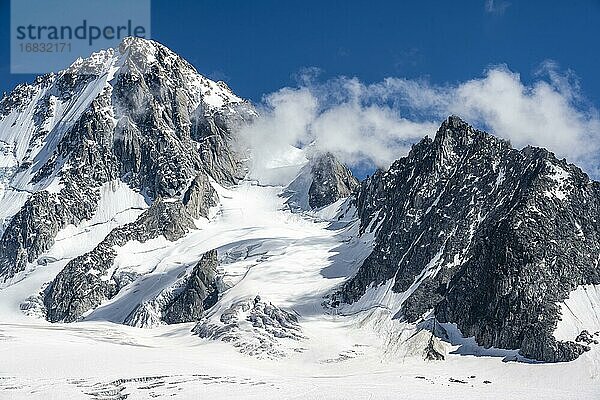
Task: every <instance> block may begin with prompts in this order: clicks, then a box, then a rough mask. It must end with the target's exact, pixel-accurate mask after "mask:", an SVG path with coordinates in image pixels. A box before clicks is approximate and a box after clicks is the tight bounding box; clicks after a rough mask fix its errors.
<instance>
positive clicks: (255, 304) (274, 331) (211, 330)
mask: <svg viewBox="0 0 600 400" xmlns="http://www.w3.org/2000/svg"><path fill="white" fill-rule="evenodd" d="M193 332H194V333H195V334H197V335H199V336H200V337H202V338H209V339H212V340H222V341H224V342H232V343H233V345H234V346H235V347H236V348H237V349H238V350H239V351H240V352H241V353H243V354H247V355H250V356H259V357H282V356H285V354H286V353H285V351H284V350H282V349H280V343H279V341H278V339H291V340H301V339H303V338H304V336H303V335H302V329H301V327H300V325H299V324H298V318H297V316H296V315H295V314H293V313H291V312H288V311H286V310H283V309H281V308H279V307H277V306H275V305H273V304H271V303H269V302H266V301H263V300H262V299H261V298H260V296H256V297H255V298H254V299H246V300H240V301H237V302H235V303H233V304H231V305H230V306H229V307H228V308H226V309H225V310H221V311H219V312H217V313H214V314H213V315H210V316H208V317H207V318H205V319H203V320H202V321H200V322H199V323H198V324H197V325H196V326H195V327H194V329H193Z"/></svg>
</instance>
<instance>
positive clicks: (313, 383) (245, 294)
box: [0, 181, 600, 399]
mask: <svg viewBox="0 0 600 400" xmlns="http://www.w3.org/2000/svg"><path fill="white" fill-rule="evenodd" d="M215 188H216V189H217V191H218V194H219V197H220V205H219V206H217V207H215V208H214V209H213V210H212V215H211V218H210V221H208V220H199V221H197V225H198V227H199V229H198V230H195V231H192V232H190V233H189V234H188V235H187V236H185V237H184V238H182V239H180V240H178V241H176V242H169V241H167V240H164V239H155V240H150V241H148V242H146V243H132V242H130V243H128V244H127V245H126V246H123V247H121V248H119V249H117V252H118V256H117V258H116V261H115V265H114V268H115V269H118V270H119V271H122V272H131V273H135V274H142V275H140V277H138V278H137V279H135V280H134V281H133V282H132V283H131V284H130V285H128V286H127V287H125V288H124V289H123V290H122V291H121V292H120V293H119V294H118V295H117V296H116V297H115V298H113V299H111V300H110V301H108V302H106V303H105V304H102V305H101V306H100V307H98V308H97V309H95V310H94V311H92V312H91V313H89V314H88V315H87V316H86V318H85V319H84V320H83V321H81V322H76V323H71V324H51V323H49V322H46V321H45V320H44V319H43V318H41V317H40V310H39V308H38V309H36V306H35V304H36V297H35V295H36V294H38V293H39V291H40V290H41V289H42V288H43V286H44V285H45V284H46V283H47V282H49V281H50V280H52V278H53V277H54V276H55V275H56V274H57V273H58V272H59V271H60V270H61V269H62V268H63V266H64V265H65V264H66V263H67V262H68V260H69V259H70V258H72V257H74V256H76V255H77V254H81V253H82V252H83V251H84V250H86V249H89V248H92V247H93V246H94V244H95V243H97V242H98V241H99V240H101V236H102V235H105V234H106V232H108V231H109V230H110V229H112V228H114V227H115V226H119V225H122V224H124V223H126V222H128V221H131V220H133V219H134V218H135V217H136V216H137V215H139V213H141V211H142V210H143V209H144V208H145V207H146V205H145V203H144V201H143V198H141V197H140V196H138V195H136V194H135V193H130V192H128V189H126V188H123V187H121V186H119V184H114V185H112V189H111V188H103V191H104V192H103V194H102V201H103V202H104V203H102V202H101V204H104V206H102V207H100V208H101V209H104V210H105V211H106V210H109V211H107V213H106V215H100V214H99V215H97V216H95V217H94V219H92V220H90V221H86V222H85V223H84V224H85V225H83V224H82V226H79V227H74V226H69V227H67V228H66V229H64V230H63V231H61V232H60V233H59V236H58V237H57V240H56V244H55V246H54V247H53V248H52V249H50V250H49V251H48V252H47V254H45V256H46V258H45V260H46V264H45V265H40V266H37V268H35V269H33V268H32V269H31V271H30V272H29V273H28V274H26V276H22V277H21V278H22V279H21V280H19V281H18V282H15V283H14V284H12V285H10V286H7V287H5V288H3V289H1V290H0V398H1V399H125V398H127V399H151V398H174V399H199V398H211V399H221V398H223V399H225V398H244V399H246V398H248V399H294V398H296V399H404V398H406V399H415V398H427V399H431V398H432V397H434V396H439V397H440V398H441V397H443V398H446V399H465V398H473V399H481V398H511V399H525V398H527V399H531V398H547V399H548V398H552V399H598V398H600V351H599V349H598V346H593V347H592V350H591V351H589V352H587V353H585V354H583V355H582V356H581V357H579V358H578V359H577V360H576V361H573V362H570V363H557V364H539V363H529V362H526V361H524V360H521V361H509V360H514V359H515V355H516V351H506V350H495V349H483V348H480V347H478V346H477V345H475V344H474V341H473V340H472V339H462V338H461V337H460V335H459V333H458V332H456V331H455V329H454V330H453V327H452V326H450V325H448V326H444V327H445V328H446V330H447V331H448V333H449V342H442V343H439V345H440V346H442V347H443V348H444V349H445V352H446V353H447V357H446V359H445V360H444V361H424V360H423V349H424V348H425V346H426V345H427V343H428V341H429V340H430V335H429V334H428V332H427V331H419V330H418V329H416V328H415V327H414V326H411V325H408V324H405V323H402V322H400V321H398V320H392V319H391V316H393V314H394V312H395V309H396V305H397V304H398V302H400V301H401V299H400V297H399V295H395V296H397V297H398V298H388V296H387V294H386V293H384V292H382V291H384V290H385V287H383V286H382V287H380V288H379V289H376V288H374V289H373V290H372V292H369V293H368V296H371V297H372V298H373V299H376V300H377V302H378V303H381V305H385V306H386V307H371V308H369V309H363V308H360V307H361V304H362V303H360V302H359V303H356V305H355V306H354V307H353V308H348V309H347V310H344V309H342V312H344V313H345V315H341V314H339V313H336V312H333V311H332V310H331V309H327V308H324V307H323V306H322V303H323V301H324V296H325V295H327V294H328V293H331V291H332V290H333V289H334V288H335V287H336V286H338V285H339V284H340V283H342V282H343V281H344V280H345V279H346V278H347V277H348V276H350V275H351V274H353V273H354V272H355V270H356V268H357V267H358V266H359V265H360V264H361V262H362V261H363V260H364V258H365V257H366V256H367V255H368V254H369V252H370V250H371V245H372V243H371V241H372V237H370V236H368V235H363V236H361V237H357V223H356V221H354V220H353V210H352V208H351V207H350V206H349V204H348V203H347V202H344V200H340V201H338V202H336V203H334V204H333V205H331V206H329V207H327V208H325V209H323V210H319V211H316V212H303V213H299V212H291V211H289V209H288V207H287V206H286V204H285V201H286V199H285V198H282V197H280V196H279V193H281V191H282V189H283V188H282V187H274V186H266V187H265V186H260V185H257V184H256V183H254V182H250V181H245V182H243V183H241V184H240V185H238V186H236V187H233V188H229V189H225V188H222V187H220V186H218V185H216V184H215ZM115 214H117V215H120V216H121V218H117V219H116V220H114V219H112V220H111V219H108V218H107V216H109V215H115ZM340 216H341V218H340ZM215 248H216V249H217V251H218V258H219V261H220V266H219V269H220V271H219V272H220V273H221V274H222V276H223V282H224V284H225V285H226V286H227V287H230V288H229V289H228V290H227V291H226V292H225V293H224V294H223V296H222V297H221V298H220V300H219V302H218V303H217V304H216V305H215V306H214V307H213V308H212V309H211V310H210V311H209V312H208V316H207V320H209V321H210V320H212V319H214V320H215V321H217V320H218V319H219V316H221V315H222V313H223V312H224V311H225V310H227V309H228V308H229V307H231V306H232V305H234V304H236V303H237V302H239V301H242V300H248V299H254V298H255V297H256V296H257V295H258V296H260V298H261V299H262V301H265V302H270V303H272V304H273V305H274V306H276V307H280V308H282V309H284V310H287V311H288V312H290V313H293V314H294V315H296V316H297V319H298V325H299V327H300V329H299V332H300V336H301V337H300V338H299V339H292V338H279V339H274V341H273V342H272V345H273V347H272V348H267V349H266V350H265V351H263V352H256V353H253V355H249V354H248V352H247V351H246V352H245V350H247V349H254V348H255V347H254V346H255V344H256V343H255V341H256V336H255V332H254V331H253V329H251V328H244V327H243V326H241V329H240V333H239V340H238V341H236V342H235V343H230V342H224V341H221V340H211V339H203V338H200V337H199V336H198V335H195V334H193V333H192V329H193V328H194V326H195V324H194V323H189V324H178V325H164V324H149V325H148V328H137V327H132V326H127V325H123V324H122V323H123V321H124V320H125V318H126V317H127V315H129V313H130V312H131V311H132V310H133V309H134V308H135V307H136V306H137V305H138V304H140V303H141V302H147V301H152V300H153V299H155V298H156V297H157V296H158V295H159V294H160V293H161V291H162V290H165V288H168V287H169V286H170V285H172V284H173V282H174V281H175V280H176V279H177V277H178V276H180V275H181V273H182V272H184V271H186V270H188V269H189V268H191V267H193V265H194V263H195V262H197V260H198V259H199V258H200V257H201V256H202V254H203V253H205V252H206V251H208V250H211V249H215ZM431 267H432V268H434V267H435V265H433V264H432V265H431ZM90 273H93V271H90ZM424 273H427V271H424ZM583 290H584V289H581V292H580V291H578V292H576V293H574V294H573V296H572V297H571V298H570V299H569V300H568V301H567V302H566V305H565V307H570V309H571V310H573V312H572V313H571V314H569V317H568V318H567V319H565V321H563V322H564V324H563V325H561V326H560V333H562V332H569V333H570V331H569V326H568V324H579V325H577V329H578V328H579V327H580V326H587V325H585V324H586V323H588V325H590V326H592V325H594V324H597V323H598V307H599V306H600V304H598V303H600V297H598V293H599V292H598V291H597V288H587V289H585V290H586V291H585V293H587V295H585V296H584V294H585V293H584V292H583ZM30 296H34V297H33V298H32V299H30V300H29V302H27V303H25V304H28V305H29V308H28V310H25V311H27V312H26V313H25V312H23V310H21V308H22V304H23V302H24V301H25V300H26V299H27V298H29V297H30ZM582 298H585V299H586V301H587V303H586V302H584V301H583V300H581V299H582ZM38 300H39V297H38ZM367 300H368V299H365V302H366V301H367ZM361 301H362V300H361ZM370 302H371V303H373V301H370ZM590 309H591V310H592V311H594V310H595V311H594V312H595V314H590V313H589V310H590ZM350 311H351V312H350ZM581 313H587V314H589V315H593V318H592V317H590V321H583V322H582V321H581V320H580V319H578V315H581ZM570 321H574V322H570ZM574 331H575V330H574ZM271 350H272V351H271Z"/></svg>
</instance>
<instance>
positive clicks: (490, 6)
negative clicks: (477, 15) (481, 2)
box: [485, 0, 510, 15]
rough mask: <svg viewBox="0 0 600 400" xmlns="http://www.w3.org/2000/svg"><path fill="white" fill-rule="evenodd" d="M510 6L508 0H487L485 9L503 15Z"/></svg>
mask: <svg viewBox="0 0 600 400" xmlns="http://www.w3.org/2000/svg"><path fill="white" fill-rule="evenodd" d="M508 7H510V3H509V2H507V1H503V0H485V11H486V12H488V13H490V14H499V15H502V14H504V12H505V11H506V9H507V8H508Z"/></svg>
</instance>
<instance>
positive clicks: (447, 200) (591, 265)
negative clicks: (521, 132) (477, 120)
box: [334, 117, 600, 361]
mask: <svg viewBox="0 0 600 400" xmlns="http://www.w3.org/2000/svg"><path fill="white" fill-rule="evenodd" d="M356 204H357V208H358V213H359V215H360V218H361V229H362V231H363V232H364V231H365V230H367V229H371V230H372V229H378V230H377V233H376V237H377V239H376V244H375V247H374V250H373V252H372V254H371V255H370V256H369V257H368V258H367V259H366V260H365V262H364V263H363V265H362V266H361V268H360V269H359V271H358V272H357V274H356V275H355V276H354V277H353V278H351V279H350V280H349V281H347V282H346V283H345V284H344V286H343V287H342V289H341V290H340V291H339V292H338V293H337V294H336V295H334V299H335V300H338V301H342V302H345V303H353V302H355V301H357V300H359V299H360V298H361V297H362V295H363V294H364V293H365V291H366V290H367V289H368V288H369V287H371V286H372V285H373V286H374V287H378V286H379V285H381V284H382V283H384V282H388V281H389V280H391V279H393V281H392V282H393V285H392V286H391V290H392V291H393V292H395V293H405V295H406V300H404V301H403V303H402V305H401V309H400V311H399V313H398V315H397V317H399V318H404V319H406V320H408V321H417V320H419V319H420V318H421V317H422V316H423V315H424V314H425V313H426V312H427V311H428V310H431V309H434V310H435V315H436V317H437V319H438V320H439V321H441V322H454V323H456V324H457V325H458V327H459V328H460V330H461V331H462V333H463V335H465V336H475V338H476V340H477V342H478V343H479V344H480V345H482V346H485V347H490V346H494V347H499V348H507V349H520V352H521V354H522V355H524V356H525V357H529V358H534V359H537V360H543V361H569V360H573V359H575V358H577V357H578V356H579V355H580V354H581V353H582V352H584V351H585V350H586V347H585V346H583V345H580V344H577V343H575V342H559V341H556V340H555V339H554V337H553V331H554V329H555V328H556V325H557V321H558V318H559V315H560V308H559V306H558V305H557V303H558V302H560V301H562V300H564V299H566V298H567V297H568V294H569V292H570V291H572V290H574V289H575V288H576V287H577V286H579V285H584V284H598V283H600V268H599V267H598V262H597V254H598V253H599V251H600V225H599V224H600V185H599V184H598V183H596V182H593V181H591V180H590V179H589V178H588V177H587V175H586V174H585V173H583V172H582V171H581V170H580V169H579V168H577V167H575V166H573V165H570V164H567V163H566V162H565V161H560V160H557V159H556V158H555V157H554V155H553V154H552V153H550V152H548V151H546V150H544V149H540V148H533V147H527V148H525V149H523V150H520V151H519V150H515V149H513V148H511V146H510V145H509V143H507V142H505V141H503V140H500V139H498V138H495V137H493V136H491V135H488V134H486V133H484V132H481V131H477V130H475V129H473V128H472V127H470V126H468V125H467V124H466V123H465V122H463V121H462V120H460V119H459V118H457V117H450V118H449V119H448V120H447V121H445V122H444V123H443V124H442V126H441V127H440V129H439V130H438V132H437V134H436V136H435V139H434V140H431V139H429V138H426V139H424V140H422V141H421V142H420V143H418V144H416V145H415V146H413V148H412V150H411V152H410V154H409V155H408V156H407V157H405V158H402V159H400V160H398V161H396V162H395V163H394V164H393V165H392V166H391V167H390V169H389V170H388V171H385V172H384V171H377V172H376V173H375V174H374V175H373V176H372V177H370V178H369V179H367V180H366V181H365V182H363V184H362V186H361V188H360V190H359V193H358V195H357V199H356ZM372 290H374V289H372ZM574 339H575V338H573V340H574Z"/></svg>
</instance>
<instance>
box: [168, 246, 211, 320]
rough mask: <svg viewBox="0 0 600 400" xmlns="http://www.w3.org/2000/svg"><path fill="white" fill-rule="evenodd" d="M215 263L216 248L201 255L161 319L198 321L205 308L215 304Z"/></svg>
mask: <svg viewBox="0 0 600 400" xmlns="http://www.w3.org/2000/svg"><path fill="white" fill-rule="evenodd" d="M217 265H218V262H217V251H216V250H211V251H209V252H207V253H205V254H204V255H203V256H202V259H200V261H198V264H196V266H195V267H194V270H193V271H192V274H191V275H190V277H189V279H188V281H187V284H186V285H185V287H184V288H183V289H182V290H181V292H179V294H177V296H176V297H175V298H174V299H173V301H172V302H171V303H170V304H169V305H168V306H167V307H166V309H165V311H164V313H163V321H165V322H166V323H167V324H178V323H182V322H192V321H198V320H200V318H202V316H203V315H204V312H205V310H208V309H209V308H211V307H212V306H213V305H215V303H216V302H217V300H218V299H219V288H218V286H217Z"/></svg>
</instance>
